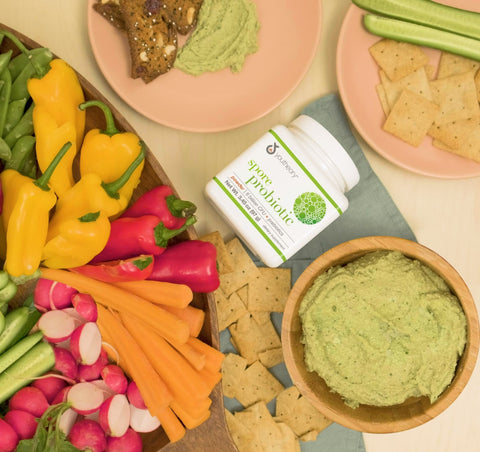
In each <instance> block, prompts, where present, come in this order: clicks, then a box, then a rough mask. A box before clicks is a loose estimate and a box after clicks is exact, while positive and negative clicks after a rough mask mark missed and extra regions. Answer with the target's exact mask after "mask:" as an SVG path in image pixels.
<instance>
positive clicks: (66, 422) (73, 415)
mask: <svg viewBox="0 0 480 452" xmlns="http://www.w3.org/2000/svg"><path fill="white" fill-rule="evenodd" d="M77 419H78V413H77V412H76V411H75V410H73V409H72V408H69V409H68V410H66V411H64V412H63V413H62V415H61V416H60V420H59V423H58V427H59V428H60V430H61V431H62V432H63V433H64V434H65V435H66V436H68V434H69V433H70V430H71V429H72V427H73V425H74V424H75V422H76V420H77Z"/></svg>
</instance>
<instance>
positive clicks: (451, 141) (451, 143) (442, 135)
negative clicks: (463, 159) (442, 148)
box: [428, 118, 478, 149]
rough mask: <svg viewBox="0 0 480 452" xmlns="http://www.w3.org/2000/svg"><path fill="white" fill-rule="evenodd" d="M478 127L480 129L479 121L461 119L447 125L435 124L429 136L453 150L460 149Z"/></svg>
mask: <svg viewBox="0 0 480 452" xmlns="http://www.w3.org/2000/svg"><path fill="white" fill-rule="evenodd" d="M476 127H478V120H477V119H474V118H468V119H461V120H459V121H453V122H447V123H446V124H433V125H432V127H430V129H429V131H428V134H429V135H430V136H431V137H432V138H434V139H436V140H439V141H441V142H442V143H443V144H445V145H446V146H448V147H449V148H451V149H459V148H461V147H462V146H463V144H464V143H465V142H466V140H467V139H468V137H469V135H470V134H471V133H472V132H473V131H474V129H475V128H476Z"/></svg>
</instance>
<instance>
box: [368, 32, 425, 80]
mask: <svg viewBox="0 0 480 452" xmlns="http://www.w3.org/2000/svg"><path fill="white" fill-rule="evenodd" d="M368 50H369V52H370V54H371V55H372V57H373V58H374V60H375V61H376V63H377V64H378V65H379V66H380V67H381V68H382V69H383V70H384V71H385V73H386V74H387V76H388V78H389V79H390V80H392V81H396V80H398V79H400V78H402V77H405V76H406V75H407V74H410V73H411V72H413V71H414V70H415V69H418V68H420V67H422V66H425V65H426V64H427V63H428V56H427V54H426V53H425V52H424V51H423V50H422V48H421V47H420V46H417V45H414V44H410V43H407V42H399V41H394V40H392V39H381V40H380V41H377V42H376V43H375V44H373V45H372V46H371V47H370V48H369V49H368Z"/></svg>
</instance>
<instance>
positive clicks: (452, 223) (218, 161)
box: [0, 0, 480, 452]
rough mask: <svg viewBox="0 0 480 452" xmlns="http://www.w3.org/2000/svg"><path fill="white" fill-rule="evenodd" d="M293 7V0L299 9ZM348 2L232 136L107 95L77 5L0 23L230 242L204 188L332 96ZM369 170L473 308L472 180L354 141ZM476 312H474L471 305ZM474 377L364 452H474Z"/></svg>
mask: <svg viewBox="0 0 480 452" xmlns="http://www.w3.org/2000/svg"><path fill="white" fill-rule="evenodd" d="M300 5H301V1H299V7H301V6H300ZM349 5H350V2H349V1H348V0H325V1H324V2H323V29H322V36H321V42H320V45H319V47H318V50H317V54H316V56H315V60H314V61H313V64H312V66H311V67H310V69H309V71H308V73H307V74H306V76H305V77H304V79H303V81H302V82H301V83H300V85H299V86H298V87H297V88H296V89H295V91H294V92H293V93H292V95H291V96H290V97H289V98H288V99H287V100H286V101H285V102H283V104H282V105H280V106H279V107H278V108H277V109H276V110H274V111H273V112H271V113H270V114H268V115H266V116H265V117H263V118H261V119H259V120H257V121H256V122H254V123H252V124H249V125H246V126H243V127H241V128H238V129H235V130H232V131H228V132H221V133H211V134H196V133H187V132H179V131H176V130H173V129H170V128H167V127H164V126H161V125H159V124H157V123H155V122H152V121H151V120H149V119H146V118H144V117H142V116H141V115H139V114H138V113H136V112H135V111H134V110H132V109H131V108H130V107H129V106H127V105H126V104H125V103H124V102H123V101H122V100H121V99H120V97H118V96H117V95H116V94H115V93H114V92H113V90H112V89H111V88H110V86H109V85H108V83H107V82H106V80H105V78H104V77H103V75H102V73H101V72H100V70H99V68H98V66H97V64H96V62H95V59H94V56H93V53H92V51H91V48H90V44H89V40H88V34H87V21H86V1H85V0H43V1H39V0H22V1H21V2H19V1H18V0H1V7H0V11H1V15H0V22H3V23H5V24H6V25H8V26H10V27H12V28H14V29H16V30H18V31H19V32H21V33H23V34H25V35H27V36H29V37H30V38H32V39H34V40H35V41H37V42H39V43H40V44H42V45H44V46H47V47H49V48H50V49H51V50H52V51H53V52H54V53H56V54H57V55H58V56H60V57H62V58H64V59H65V60H67V61H68V62H69V63H70V64H71V65H72V66H73V67H74V68H75V69H76V70H78V71H79V72H80V73H81V74H82V75H83V76H84V77H86V78H87V79H88V80H89V81H90V82H91V83H92V84H93V85H94V86H95V87H96V88H97V89H98V90H99V91H100V92H102V93H103V94H104V95H105V96H106V97H107V98H108V99H109V100H110V101H111V102H112V103H113V104H114V105H115V106H116V107H117V108H118V110H119V111H120V112H121V113H122V114H123V115H124V116H125V118H126V119H127V121H129V122H130V123H131V124H132V126H133V127H134V128H135V129H136V130H137V132H138V133H139V134H140V136H141V137H142V138H143V139H144V140H145V141H146V143H147V144H148V146H149V147H150V148H151V149H152V151H153V152H154V153H155V155H156V157H157V158H158V160H159V161H160V163H161V165H162V166H163V168H164V169H165V171H166V172H167V174H168V175H169V177H170V179H171V180H172V183H173V184H174V185H175V187H176V188H177V190H178V192H179V193H180V195H181V196H182V197H183V198H185V199H189V200H191V201H193V202H195V203H196V204H197V206H198V218H199V221H198V224H197V230H198V232H199V233H200V234H202V233H206V232H209V231H213V230H219V231H220V232H221V233H222V234H224V236H226V237H227V238H229V237H231V236H232V235H233V233H232V231H231V230H230V228H229V227H228V226H227V225H226V224H225V223H224V222H223V221H222V220H221V219H220V217H219V216H218V215H217V214H216V213H215V211H214V210H213V209H212V208H211V206H210V205H209V204H208V202H207V201H206V199H205V198H204V196H203V187H204V186H205V184H206V182H207V181H208V180H209V179H210V178H211V177H212V176H213V175H215V174H216V173H217V172H218V170H220V169H221V168H223V167H224V166H225V165H226V164H227V163H229V162H230V161H231V160H232V159H233V158H234V157H235V156H237V155H238V154H239V153H240V152H242V151H243V150H244V149H245V148H246V147H247V146H248V145H250V144H251V143H252V142H254V141H255V140H256V139H257V138H258V137H259V136H261V135H262V134H263V133H264V131H265V130H267V129H268V128H269V127H271V126H273V125H275V124H278V123H286V122H289V121H290V120H291V119H292V118H294V117H295V116H297V114H298V113H299V112H300V111H301V109H302V108H303V107H304V106H306V105H307V104H308V103H309V102H311V101H312V100H314V99H316V98H317V97H320V96H322V95H324V94H327V93H330V92H334V91H337V83H336V77H335V51H336V43H337V38H338V33H339V29H340V25H341V23H342V20H343V17H344V14H345V13H346V11H347V9H348V7H349ZM359 142H360V144H361V145H362V147H363V149H364V151H365V154H366V156H367V158H368V160H369V161H370V163H371V165H372V167H373V169H374V171H375V172H376V173H377V174H378V176H379V177H380V179H381V180H382V182H383V183H384V184H385V186H386V188H387V189H388V191H389V192H390V194H391V196H392V197H393V199H394V201H395V202H396V204H397V206H398V208H399V209H400V211H401V212H402V214H403V215H404V216H405V218H406V220H407V221H408V223H409V224H410V226H411V227H412V229H413V231H414V233H415V234H416V236H417V239H418V241H419V242H420V243H422V244H423V245H426V246H428V247H430V248H432V249H433V250H434V251H436V252H437V253H439V254H440V255H442V256H443V257H444V258H445V259H447V260H448V261H449V262H450V263H451V264H452V265H453V266H454V267H455V268H456V269H457V270H458V271H459V273H460V274H461V275H462V276H463V278H464V279H465V281H466V283H467V284H468V286H469V287H470V290H471V292H472V294H473V296H474V298H475V299H476V300H477V302H478V303H480V274H479V269H480V177H476V178H471V179H463V180H441V179H435V178H431V177H425V176H421V175H417V174H414V173H411V172H408V171H405V170H403V169H401V168H398V167H396V166H394V165H393V164H391V163H390V162H388V161H386V160H385V159H383V158H382V157H381V156H379V155H378V154H376V153H375V152H373V151H372V150H371V149H369V148H368V146H367V145H365V143H364V142H363V141H362V140H361V139H360V138H359ZM479 306H480V305H479ZM479 403H480V372H479V366H478V365H477V367H476V369H475V372H474V374H473V376H472V378H471V380H470V383H469V385H468V386H467V388H466V389H465V391H464V392H463V393H462V395H461V396H460V397H459V398H458V399H457V400H456V401H455V403H454V404H453V405H452V406H451V407H450V408H449V409H448V410H447V411H445V412H444V413H443V414H442V415H440V416H439V417H438V418H437V419H435V420H433V421H431V422H429V423H427V424H426V425H424V426H421V427H418V428H416V429H413V430H410V431H407V432H402V433H396V434H388V435H371V434H368V435H365V443H366V448H367V452H385V451H388V452H474V451H478V450H480V420H479V418H478V415H477V413H478V406H479Z"/></svg>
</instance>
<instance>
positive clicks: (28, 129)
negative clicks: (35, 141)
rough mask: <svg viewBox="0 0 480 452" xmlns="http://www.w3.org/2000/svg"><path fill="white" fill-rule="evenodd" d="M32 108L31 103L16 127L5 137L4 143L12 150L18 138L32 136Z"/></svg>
mask: <svg viewBox="0 0 480 452" xmlns="http://www.w3.org/2000/svg"><path fill="white" fill-rule="evenodd" d="M33 106H34V104H33V103H32V104H31V105H30V107H28V109H27V111H26V112H25V113H24V114H23V116H22V118H21V119H20V121H18V123H17V125H16V126H15V127H14V128H13V129H12V130H11V131H10V132H9V133H8V134H7V136H6V137H5V142H6V143H7V144H8V145H9V146H10V148H13V146H14V145H15V143H16V142H17V140H18V139H19V138H20V137H23V136H24V135H32V134H33V118H32V115H33Z"/></svg>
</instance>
